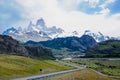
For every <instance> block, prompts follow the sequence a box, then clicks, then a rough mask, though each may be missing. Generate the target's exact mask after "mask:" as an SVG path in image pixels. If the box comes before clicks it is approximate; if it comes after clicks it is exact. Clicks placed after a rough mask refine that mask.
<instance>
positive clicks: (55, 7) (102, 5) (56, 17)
mask: <svg viewBox="0 0 120 80" xmlns="http://www.w3.org/2000/svg"><path fill="white" fill-rule="evenodd" d="M14 1H16V3H17V4H18V5H16V4H14V7H15V6H19V7H20V8H21V9H22V10H20V16H21V17H22V19H21V20H20V21H19V22H17V23H16V24H13V25H15V26H22V27H23V26H24V27H26V26H27V25H28V22H29V21H30V20H32V21H33V23H35V22H36V20H37V19H39V18H40V17H43V18H44V20H45V22H46V24H47V25H48V26H49V27H50V26H53V25H55V26H57V27H61V28H63V29H65V30H66V31H73V30H77V31H79V32H80V33H81V34H82V33H83V31H84V30H86V29H90V30H92V31H94V32H97V31H101V32H103V33H104V34H106V35H112V36H119V35H120V33H119V30H120V24H119V23H120V19H119V18H120V16H119V13H117V15H116V14H112V15H109V13H110V12H111V9H110V8H109V7H108V5H110V4H112V3H114V2H115V0H14ZM83 2H85V4H83V5H81V3H83ZM87 4H89V6H88V5H87ZM80 6H81V7H82V8H81V9H83V10H81V9H78V7H80ZM86 11H88V13H86ZM90 11H92V12H91V13H92V14H89V13H90Z"/></svg>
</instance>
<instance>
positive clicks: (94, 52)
mask: <svg viewBox="0 0 120 80" xmlns="http://www.w3.org/2000/svg"><path fill="white" fill-rule="evenodd" d="M86 56H87V57H120V41H119V40H109V41H104V42H101V43H99V44H98V45H96V46H94V47H92V48H91V49H89V50H88V51H87V54H86Z"/></svg>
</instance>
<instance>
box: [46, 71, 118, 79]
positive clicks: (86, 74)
mask: <svg viewBox="0 0 120 80" xmlns="http://www.w3.org/2000/svg"><path fill="white" fill-rule="evenodd" d="M46 80H119V79H114V78H110V77H107V76H102V75H99V74H98V73H96V72H94V71H93V70H91V69H85V70H80V71H77V72H73V73H69V74H64V75H61V76H56V77H53V78H49V79H46Z"/></svg>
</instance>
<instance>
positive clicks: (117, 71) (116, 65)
mask: <svg viewBox="0 0 120 80" xmlns="http://www.w3.org/2000/svg"><path fill="white" fill-rule="evenodd" d="M67 62H69V63H75V64H77V65H87V67H88V68H91V69H94V70H97V71H99V72H102V73H104V74H107V75H110V76H120V60H108V59H80V60H70V61H67Z"/></svg>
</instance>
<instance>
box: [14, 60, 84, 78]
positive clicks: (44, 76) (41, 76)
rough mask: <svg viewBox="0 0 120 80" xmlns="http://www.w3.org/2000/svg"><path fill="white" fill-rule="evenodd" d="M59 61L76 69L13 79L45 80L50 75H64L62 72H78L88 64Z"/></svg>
mask: <svg viewBox="0 0 120 80" xmlns="http://www.w3.org/2000/svg"><path fill="white" fill-rule="evenodd" d="M59 62H61V63H63V64H65V65H68V66H71V67H74V68H76V69H73V70H66V71H61V72H55V73H49V74H43V75H36V76H31V77H24V78H17V79H13V80H44V79H46V78H49V77H54V76H59V75H62V74H67V73H72V72H76V71H78V70H80V69H85V68H86V66H84V65H82V66H77V65H74V64H69V63H65V62H62V61H59Z"/></svg>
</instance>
